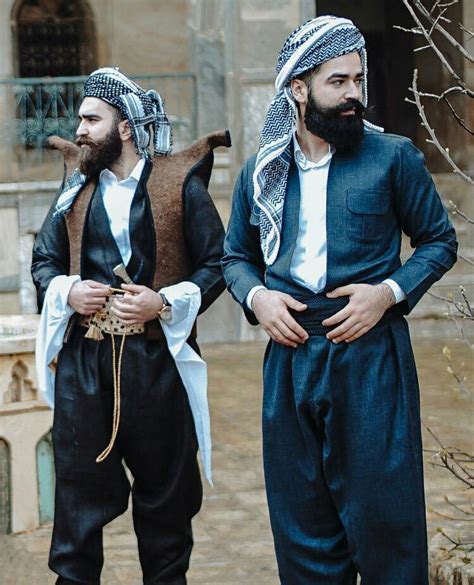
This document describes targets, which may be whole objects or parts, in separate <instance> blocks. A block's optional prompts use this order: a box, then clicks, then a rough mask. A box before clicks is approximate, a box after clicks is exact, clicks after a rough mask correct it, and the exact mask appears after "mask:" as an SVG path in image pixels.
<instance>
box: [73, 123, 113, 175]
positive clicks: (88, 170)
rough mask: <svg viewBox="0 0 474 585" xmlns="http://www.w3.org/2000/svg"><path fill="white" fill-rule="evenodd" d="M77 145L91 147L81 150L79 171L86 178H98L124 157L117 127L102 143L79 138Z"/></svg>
mask: <svg viewBox="0 0 474 585" xmlns="http://www.w3.org/2000/svg"><path fill="white" fill-rule="evenodd" d="M76 144H77V145H78V146H81V145H83V144H85V145H87V146H88V147H89V148H83V149H82V150H81V160H80V162H79V170H80V171H81V173H83V174H84V175H86V177H95V176H97V175H98V174H99V173H100V172H101V171H103V170H104V169H106V168H108V167H110V165H112V164H113V163H114V162H116V161H117V160H118V159H119V158H120V156H121V155H122V147H123V144H122V140H121V139H120V134H119V131H118V128H117V127H116V126H114V127H113V128H112V130H111V131H110V132H109V133H108V134H107V136H106V137H105V138H104V140H102V141H101V142H93V141H92V140H87V138H82V137H79V138H78V139H77V140H76Z"/></svg>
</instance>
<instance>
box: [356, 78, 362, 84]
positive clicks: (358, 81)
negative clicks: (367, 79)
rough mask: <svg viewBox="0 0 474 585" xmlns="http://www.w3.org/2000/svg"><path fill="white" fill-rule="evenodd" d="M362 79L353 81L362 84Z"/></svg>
mask: <svg viewBox="0 0 474 585" xmlns="http://www.w3.org/2000/svg"><path fill="white" fill-rule="evenodd" d="M363 81H364V80H363V79H356V80H355V83H357V85H362V83H363Z"/></svg>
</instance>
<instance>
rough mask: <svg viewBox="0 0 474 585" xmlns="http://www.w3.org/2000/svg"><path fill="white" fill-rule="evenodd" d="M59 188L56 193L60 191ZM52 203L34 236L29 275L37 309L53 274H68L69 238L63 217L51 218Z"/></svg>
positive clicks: (53, 205)
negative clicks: (36, 299)
mask: <svg viewBox="0 0 474 585" xmlns="http://www.w3.org/2000/svg"><path fill="white" fill-rule="evenodd" d="M61 190H62V189H61V188H60V189H59V191H58V195H59V194H60V193H61ZM56 199H57V197H55V199H54V201H53V204H52V205H51V208H50V210H49V212H48V215H47V216H46V219H45V220H44V222H43V225H42V227H41V230H40V231H39V233H38V235H37V236H36V240H35V245H34V247H33V258H32V264H31V275H32V277H33V282H34V284H35V286H36V292H37V297H38V309H39V310H40V311H41V309H42V307H43V302H44V297H45V294H46V290H47V288H48V285H49V283H50V282H51V280H52V279H53V278H54V277H55V276H59V275H63V274H66V275H67V274H69V240H68V237H67V231H66V223H65V221H64V217H60V218H57V219H52V215H53V212H54V209H55V206H56Z"/></svg>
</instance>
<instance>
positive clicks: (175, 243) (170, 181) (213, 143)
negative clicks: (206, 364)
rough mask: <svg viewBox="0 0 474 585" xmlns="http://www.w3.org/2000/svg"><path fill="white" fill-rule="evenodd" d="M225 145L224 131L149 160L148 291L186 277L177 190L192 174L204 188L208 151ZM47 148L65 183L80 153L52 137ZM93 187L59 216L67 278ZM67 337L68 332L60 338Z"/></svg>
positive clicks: (77, 268) (75, 264)
mask: <svg viewBox="0 0 474 585" xmlns="http://www.w3.org/2000/svg"><path fill="white" fill-rule="evenodd" d="M230 145H231V141H230V134H229V132H228V131H227V130H226V131H221V132H216V133H213V134H209V135H207V136H205V137H203V138H201V139H199V140H196V141H195V142H193V144H191V146H189V147H188V148H186V149H185V150H182V151H180V152H178V153H176V154H172V155H168V156H155V157H153V167H152V170H151V173H150V176H149V178H148V182H147V185H146V188H147V192H148V195H149V198H150V209H151V213H152V215H153V225H154V228H155V246H156V250H155V258H156V266H155V270H154V274H153V281H152V288H153V290H159V289H160V288H162V287H164V286H170V285H172V284H176V283H177V282H180V281H182V280H186V278H187V277H188V276H189V270H190V267H189V260H188V252H187V250H186V245H185V238H184V232H183V190H184V188H185V186H186V183H187V181H188V180H189V178H190V177H191V176H192V175H193V174H197V175H199V176H200V177H201V178H202V180H203V181H204V184H205V185H206V187H207V186H208V185H209V180H210V177H211V171H212V165H213V162H214V154H213V151H214V148H217V147H218V146H227V147H229V146H230ZM49 146H50V147H51V148H53V149H56V150H59V151H61V152H62V154H63V156H64V165H65V180H66V179H67V178H68V177H69V176H70V175H71V173H72V172H73V171H74V169H75V168H76V167H77V165H78V158H79V155H80V150H79V148H78V147H77V146H75V145H74V144H72V143H71V142H67V141H65V140H63V139H61V138H58V137H56V136H55V137H51V138H50V139H49ZM95 188H96V181H89V182H88V183H86V185H85V186H84V187H83V188H82V190H81V191H80V192H79V194H78V195H77V196H76V198H75V200H74V202H73V205H72V208H71V210H70V211H69V212H68V213H67V214H66V216H65V219H66V227H67V232H68V239H69V252H70V265H69V274H79V275H80V274H81V258H82V245H83V235H84V228H85V223H86V218H87V212H88V209H89V205H90V203H91V199H92V195H93V194H94V190H95ZM71 326H72V322H71ZM150 333H151V331H150ZM68 334H69V331H68V332H67V333H66V338H67V337H68V336H69V335H68ZM150 337H154V335H153V334H152V335H150Z"/></svg>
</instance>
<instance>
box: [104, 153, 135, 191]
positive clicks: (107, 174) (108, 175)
mask: <svg viewBox="0 0 474 585" xmlns="http://www.w3.org/2000/svg"><path fill="white" fill-rule="evenodd" d="M145 162H146V160H145V159H144V158H143V157H142V158H140V159H139V161H138V162H137V164H136V165H135V166H134V167H133V170H132V172H131V173H130V175H129V176H128V177H127V178H126V179H123V180H122V181H118V180H117V177H116V175H115V173H113V172H112V171H111V170H110V169H104V170H103V171H102V172H101V173H100V177H99V180H100V181H104V180H105V181H107V182H114V183H118V184H119V185H120V184H121V183H122V184H123V183H126V182H127V181H134V182H135V183H138V181H139V180H140V177H141V175H142V172H143V169H144V167H145Z"/></svg>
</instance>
